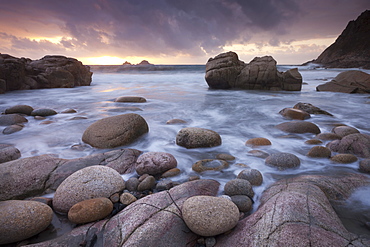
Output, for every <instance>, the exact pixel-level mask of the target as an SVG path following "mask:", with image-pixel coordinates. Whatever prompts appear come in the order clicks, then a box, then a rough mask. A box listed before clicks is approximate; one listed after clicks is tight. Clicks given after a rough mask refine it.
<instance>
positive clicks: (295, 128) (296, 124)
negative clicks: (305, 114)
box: [275, 121, 321, 134]
mask: <svg viewBox="0 0 370 247" xmlns="http://www.w3.org/2000/svg"><path fill="white" fill-rule="evenodd" d="M275 127H276V128H278V129H279V130H282V131H284V132H288V133H297V134H303V133H313V134H319V133H320V132H321V131H320V129H319V127H317V125H316V124H314V123H311V122H306V121H292V122H285V123H281V124H278V125H276V126H275Z"/></svg>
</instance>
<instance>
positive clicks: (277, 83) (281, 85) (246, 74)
mask: <svg viewBox="0 0 370 247" xmlns="http://www.w3.org/2000/svg"><path fill="white" fill-rule="evenodd" d="M205 79H206V81H207V84H208V86H209V87H210V88H215V89H227V88H239V89H254V90H286V91H300V90H301V88H302V76H301V74H300V73H299V72H298V70H297V69H290V70H288V71H286V72H284V73H282V72H279V71H278V70H277V68H276V61H275V60H274V59H273V58H272V57H271V56H265V57H256V58H254V59H253V60H252V61H251V62H250V63H249V64H245V63H244V62H243V61H240V60H239V58H238V55H237V54H236V53H235V52H226V53H222V54H219V55H217V56H216V57H214V58H210V59H209V60H208V62H207V64H206V75H205Z"/></svg>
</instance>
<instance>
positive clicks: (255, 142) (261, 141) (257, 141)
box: [245, 137, 271, 147]
mask: <svg viewBox="0 0 370 247" xmlns="http://www.w3.org/2000/svg"><path fill="white" fill-rule="evenodd" d="M245 145H247V146H252V147H253V146H269V145H271V141H270V140H269V139H267V138H263V137H256V138H251V139H249V140H247V141H246V142H245Z"/></svg>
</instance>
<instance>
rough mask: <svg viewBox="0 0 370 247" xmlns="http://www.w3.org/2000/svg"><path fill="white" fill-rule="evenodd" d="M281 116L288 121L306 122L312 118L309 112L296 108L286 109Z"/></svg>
mask: <svg viewBox="0 0 370 247" xmlns="http://www.w3.org/2000/svg"><path fill="white" fill-rule="evenodd" d="M279 114H280V115H282V116H283V117H285V118H287V119H295V120H305V119H308V118H310V117H311V115H310V114H308V113H307V112H305V111H302V110H299V109H294V108H284V109H283V110H281V111H280V112H279Z"/></svg>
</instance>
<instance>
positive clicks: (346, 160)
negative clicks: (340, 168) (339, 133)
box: [330, 154, 358, 164]
mask: <svg viewBox="0 0 370 247" xmlns="http://www.w3.org/2000/svg"><path fill="white" fill-rule="evenodd" d="M330 160H331V161H333V162H335V163H341V164H350V163H353V162H356V161H357V160H358V159H357V157H356V156H355V155H353V154H337V155H334V156H333V157H331V159H330Z"/></svg>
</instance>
